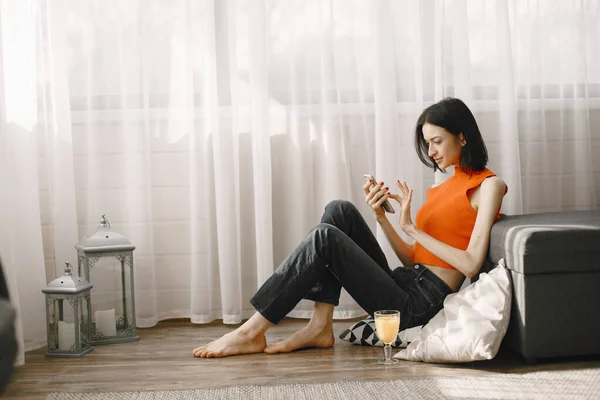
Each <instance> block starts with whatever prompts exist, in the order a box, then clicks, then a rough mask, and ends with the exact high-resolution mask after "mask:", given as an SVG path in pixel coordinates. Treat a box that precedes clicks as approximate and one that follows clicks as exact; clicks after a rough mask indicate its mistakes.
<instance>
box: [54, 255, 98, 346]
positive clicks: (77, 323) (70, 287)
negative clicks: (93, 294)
mask: <svg viewBox="0 0 600 400" xmlns="http://www.w3.org/2000/svg"><path fill="white" fill-rule="evenodd" d="M71 270H72V269H71V264H69V262H68V261H67V263H66V265H65V272H64V275H63V276H61V277H60V278H57V279H55V280H53V281H52V282H50V283H49V284H48V286H46V288H45V289H42V292H43V293H45V294H46V330H47V332H48V352H47V353H46V354H45V356H46V357H82V356H84V355H86V354H87V353H89V352H90V351H92V350H94V348H93V347H91V345H90V342H91V340H90V339H91V332H92V329H91V323H90V312H91V308H90V290H91V289H92V285H91V284H90V283H89V282H88V281H87V280H85V279H84V278H82V277H75V276H72V275H71ZM65 301H66V304H65Z"/></svg>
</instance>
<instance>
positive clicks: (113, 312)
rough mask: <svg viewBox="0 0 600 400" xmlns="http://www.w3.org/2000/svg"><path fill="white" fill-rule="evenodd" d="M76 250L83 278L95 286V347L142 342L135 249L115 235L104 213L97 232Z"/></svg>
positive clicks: (93, 337) (93, 319)
mask: <svg viewBox="0 0 600 400" xmlns="http://www.w3.org/2000/svg"><path fill="white" fill-rule="evenodd" d="M75 248H76V249H77V256H78V257H77V258H78V271H79V274H80V276H84V277H85V278H86V279H87V280H88V281H89V282H90V283H93V284H94V290H93V291H92V314H91V316H92V344H113V343H122V342H132V341H135V340H139V337H138V336H137V335H136V331H135V328H136V327H135V290H134V281H133V250H134V249H135V246H134V245H132V244H131V243H130V242H129V240H128V239H127V238H126V237H125V236H123V235H121V234H119V233H116V232H113V231H112V230H111V229H110V224H109V222H108V220H107V219H106V216H105V215H104V214H102V218H101V220H100V225H98V228H97V230H96V232H95V233H94V234H93V235H90V236H86V237H84V238H82V239H81V240H80V241H79V243H77V245H76V246H75Z"/></svg>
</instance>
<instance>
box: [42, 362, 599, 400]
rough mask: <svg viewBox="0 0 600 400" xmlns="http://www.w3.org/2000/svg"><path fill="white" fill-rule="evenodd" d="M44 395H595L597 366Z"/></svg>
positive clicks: (84, 398) (95, 398)
mask: <svg viewBox="0 0 600 400" xmlns="http://www.w3.org/2000/svg"><path fill="white" fill-rule="evenodd" d="M46 399H47V400H108V399H111V400H113V399H114V400H175V399H184V400H188V399H250V400H271V399H293V400H304V399H319V400H320V399H360V400H362V399H377V400H385V399H544V400H548V399H560V400H564V399H600V369H598V368H597V369H584V370H577V371H556V372H555V371H553V372H532V373H526V374H501V373H498V374H494V375H490V376H483V377H465V378H459V379H457V378H438V379H403V380H396V381H380V382H373V381H364V382H363V381H351V382H331V383H322V384H294V385H278V386H231V387H223V388H217V389H194V390H170V391H152V392H112V393H51V394H49V395H48V396H47V397H46Z"/></svg>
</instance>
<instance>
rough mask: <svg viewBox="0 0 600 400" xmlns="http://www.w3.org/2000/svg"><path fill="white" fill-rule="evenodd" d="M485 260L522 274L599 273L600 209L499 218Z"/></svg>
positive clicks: (493, 228) (503, 216) (493, 229)
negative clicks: (503, 260) (503, 262)
mask: <svg viewBox="0 0 600 400" xmlns="http://www.w3.org/2000/svg"><path fill="white" fill-rule="evenodd" d="M488 258H489V260H488V261H489V262H491V264H492V265H494V264H496V263H497V262H498V261H499V260H500V259H502V258H504V259H505V261H506V266H507V268H509V269H510V270H513V271H515V272H519V273H521V274H525V275H528V274H547V273H557V272H592V271H598V272H600V210H592V211H561V212H553V213H540V214H523V215H502V218H500V220H499V221H497V222H496V223H495V224H494V226H493V227H492V232H491V237H490V250H489V254H488ZM590 260H595V262H590Z"/></svg>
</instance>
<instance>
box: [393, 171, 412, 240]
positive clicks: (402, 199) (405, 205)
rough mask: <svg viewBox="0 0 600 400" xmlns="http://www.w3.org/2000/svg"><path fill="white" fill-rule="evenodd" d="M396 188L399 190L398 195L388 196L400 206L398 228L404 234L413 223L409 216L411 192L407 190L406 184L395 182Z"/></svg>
mask: <svg viewBox="0 0 600 400" xmlns="http://www.w3.org/2000/svg"><path fill="white" fill-rule="evenodd" d="M396 186H398V189H400V195H397V194H393V195H390V197H392V198H393V199H394V200H396V201H397V202H398V203H399V204H400V228H402V230H403V231H404V232H406V233H408V232H409V231H410V229H411V228H412V227H413V221H412V218H411V216H410V203H411V201H412V195H413V191H412V189H409V188H408V186H407V185H406V182H400V181H396Z"/></svg>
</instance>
